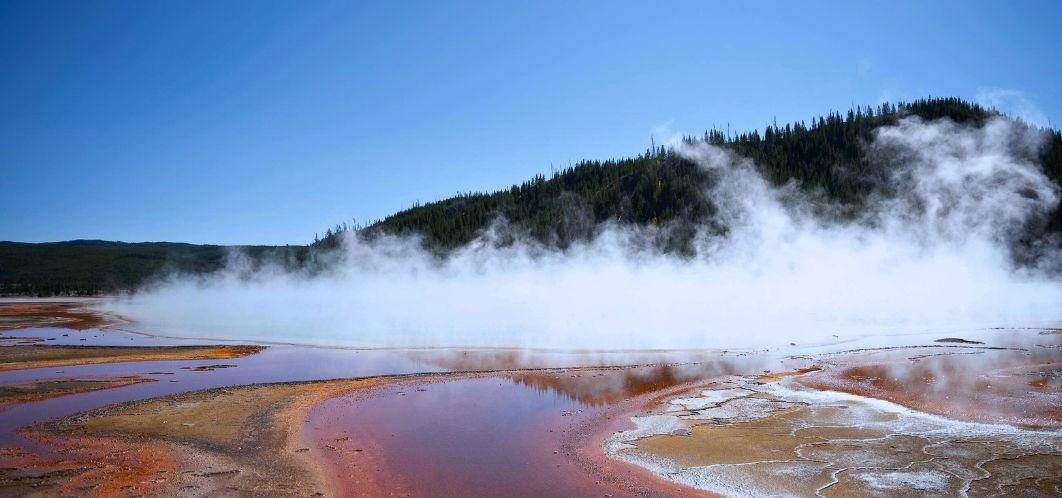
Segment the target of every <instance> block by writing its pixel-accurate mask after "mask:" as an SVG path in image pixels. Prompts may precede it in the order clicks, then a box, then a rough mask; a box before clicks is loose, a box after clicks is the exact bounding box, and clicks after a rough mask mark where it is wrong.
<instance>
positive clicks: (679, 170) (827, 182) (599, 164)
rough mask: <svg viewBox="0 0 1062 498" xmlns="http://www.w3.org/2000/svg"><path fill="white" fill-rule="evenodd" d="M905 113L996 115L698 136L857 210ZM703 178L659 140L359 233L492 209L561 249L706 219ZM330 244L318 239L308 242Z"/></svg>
mask: <svg viewBox="0 0 1062 498" xmlns="http://www.w3.org/2000/svg"><path fill="white" fill-rule="evenodd" d="M911 115H914V116H919V117H921V118H923V119H925V120H934V119H938V118H950V119H951V120H953V121H955V122H958V123H971V124H974V125H981V124H983V123H984V121H985V120H986V119H988V118H989V117H991V116H993V115H996V113H995V111H992V110H988V109H984V108H982V107H980V106H978V105H976V104H971V103H969V102H966V101H963V100H961V99H958V98H940V99H925V100H917V101H914V102H910V103H898V104H895V105H892V104H883V105H881V106H879V107H877V108H872V107H866V108H859V109H854V110H850V111H848V112H847V113H846V114H844V115H842V114H840V113H831V114H829V115H827V116H823V117H819V118H815V119H813V120H812V121H811V122H810V123H804V122H797V123H790V124H786V125H784V126H778V125H772V126H768V127H767V128H766V129H765V131H764V133H763V134H762V135H761V134H760V133H759V132H758V131H752V132H748V133H741V134H737V135H733V136H730V137H727V136H726V135H725V134H723V133H722V132H720V131H716V130H712V131H707V132H705V134H704V136H703V137H697V138H696V140H703V141H705V142H708V143H711V144H714V145H718V146H722V147H726V148H729V149H732V150H734V151H735V152H737V153H738V154H740V155H742V156H745V157H749V158H751V159H753V160H754V161H755V163H756V166H757V167H758V168H759V170H760V172H761V173H762V174H763V175H764V176H765V177H766V178H767V179H769V180H770V181H771V182H772V183H774V184H775V185H782V184H785V183H786V182H789V181H796V182H798V184H799V185H800V187H801V188H803V189H806V190H816V191H819V192H822V193H824V194H825V196H826V198H828V199H829V200H831V201H834V202H836V203H838V204H839V205H841V206H844V207H846V208H847V209H848V210H849V211H850V212H853V213H855V212H858V210H859V208H860V206H861V204H862V203H863V202H864V201H865V200H866V198H867V196H868V194H870V193H871V192H872V191H873V190H874V188H875V185H878V184H880V182H879V181H878V179H879V178H880V177H881V176H883V175H886V174H887V173H888V171H887V169H886V168H887V166H884V165H881V164H876V163H875V162H873V161H871V160H869V159H868V158H867V157H866V156H865V154H864V146H865V144H866V143H867V142H869V141H870V140H871V138H872V132H873V130H874V129H875V128H877V127H879V126H884V125H891V124H895V123H896V122H897V121H898V120H899V119H901V118H903V117H905V116H911ZM690 140H694V139H693V138H690ZM1040 159H1041V163H1042V164H1043V167H1044V170H1045V171H1046V173H1047V175H1048V176H1049V177H1050V178H1051V179H1053V180H1054V182H1055V183H1056V184H1059V185H1062V134H1060V133H1059V132H1058V131H1055V130H1051V137H1050V139H1049V140H1048V143H1047V144H1046V146H1045V147H1044V149H1043V151H1042V154H1041V158H1040ZM705 180H706V179H705V178H704V172H703V171H701V170H700V169H698V168H697V167H696V166H695V165H694V164H693V163H692V162H690V161H688V160H686V159H684V158H682V157H680V156H678V155H677V154H674V153H673V152H671V151H669V150H668V149H666V148H665V147H658V148H657V149H656V150H647V151H646V152H645V153H643V154H641V155H639V156H638V157H634V158H628V159H617V160H608V161H582V162H580V163H578V164H576V165H573V166H571V167H569V168H566V169H563V170H561V171H558V172H556V173H555V174H554V175H553V176H552V177H550V178H548V179H547V178H546V177H545V176H542V175H539V176H536V177H535V178H533V179H531V180H529V181H527V182H524V183H522V184H520V185H514V186H513V187H511V188H509V189H506V190H499V191H496V192H490V193H480V192H476V193H468V194H464V195H459V196H456V197H451V198H449V199H445V200H441V201H438V202H432V203H429V204H424V205H416V206H413V207H412V208H410V209H407V210H405V211H401V212H398V213H395V214H393V215H391V216H388V217H386V218H384V219H383V220H381V221H379V222H376V223H374V224H372V225H370V226H368V227H366V228H365V229H363V230H362V232H363V233H364V234H365V235H366V236H372V235H373V234H376V233H391V234H413V233H416V234H422V235H423V236H424V237H425V243H426V245H427V246H428V247H430V248H434V249H439V250H446V249H451V248H454V247H458V246H461V245H462V244H465V243H467V242H468V241H470V240H472V239H473V238H474V237H475V236H476V235H477V234H478V233H479V232H480V231H482V230H483V229H484V228H486V227H487V226H488V225H489V224H490V223H492V222H493V221H494V220H495V219H497V218H498V217H499V216H500V217H502V218H504V219H505V220H506V221H507V222H508V223H509V224H510V225H511V226H513V227H515V228H517V229H519V230H522V231H523V232H525V233H527V234H529V235H530V236H531V237H533V238H534V239H536V240H538V241H540V242H543V243H546V244H551V245H557V246H560V247H565V246H566V245H568V244H570V243H571V242H572V241H574V240H579V239H583V240H585V239H587V238H590V237H592V236H593V234H594V232H595V229H596V228H597V227H598V226H599V224H600V223H602V222H604V221H608V220H614V221H617V222H620V223H631V224H640V225H645V224H650V223H653V224H672V225H675V226H678V227H680V228H681V227H682V226H690V225H691V224H704V223H706V222H709V221H710V215H711V213H712V212H713V209H714V208H713V207H712V204H711V199H707V198H705V197H704V196H703V194H702V193H703V191H704V188H703V187H704V185H705ZM1048 229H1049V230H1051V231H1055V232H1058V231H1062V210H1056V211H1055V212H1054V214H1053V216H1052V217H1051V219H1050V221H1049V223H1048ZM670 236H671V237H672V240H669V241H667V244H666V245H667V246H668V247H667V248H669V249H674V250H683V249H684V241H683V240H682V237H683V231H682V230H672V231H671V234H670ZM335 242H336V241H335V240H334V239H333V238H330V237H326V238H325V239H324V240H321V241H316V242H315V244H317V245H320V246H334V245H335Z"/></svg>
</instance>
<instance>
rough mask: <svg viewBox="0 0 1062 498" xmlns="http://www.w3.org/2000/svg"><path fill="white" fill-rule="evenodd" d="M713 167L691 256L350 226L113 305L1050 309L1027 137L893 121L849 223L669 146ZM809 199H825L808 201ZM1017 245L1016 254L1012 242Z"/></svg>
mask: <svg viewBox="0 0 1062 498" xmlns="http://www.w3.org/2000/svg"><path fill="white" fill-rule="evenodd" d="M674 146H675V148H676V150H677V151H678V152H679V153H681V154H684V155H685V156H687V157H689V158H690V159H692V160H695V161H697V162H698V163H699V164H701V165H702V166H703V167H704V168H706V169H707V170H708V171H709V172H710V173H711V174H710V175H709V176H710V177H712V178H713V185H712V186H711V187H709V188H708V191H707V195H708V196H709V198H710V199H712V200H713V203H714V204H715V205H716V206H717V208H718V210H717V211H718V217H717V219H716V220H714V221H715V222H718V223H720V224H722V225H723V226H725V227H726V230H725V231H724V232H725V235H720V234H721V233H723V232H721V231H719V230H707V229H705V230H702V231H701V233H700V234H699V235H698V236H697V237H695V241H694V245H695V246H696V252H697V256H696V257H694V258H692V259H682V258H680V257H677V256H673V255H668V254H661V253H658V252H655V251H651V250H647V249H645V247H649V246H651V244H644V243H641V242H642V238H643V237H653V236H654V234H655V232H656V231H658V230H666V228H655V227H652V228H633V227H624V226H616V225H611V226H608V227H606V228H604V229H603V230H602V231H601V234H600V235H599V236H598V237H597V238H596V239H595V240H593V241H591V242H588V243H584V244H581V245H575V246H572V247H570V248H568V249H566V250H564V251H549V250H545V249H544V248H543V247H541V246H538V245H535V244H533V243H525V242H519V239H518V242H517V243H515V244H513V245H509V246H505V247H499V246H498V245H497V244H494V243H493V240H494V239H492V237H493V236H492V234H491V233H487V234H484V236H483V237H482V238H481V240H479V241H475V242H473V243H472V244H470V245H469V246H467V247H465V248H463V249H461V250H458V251H457V252H456V253H454V254H452V255H450V256H449V257H447V258H446V259H445V260H439V259H438V258H436V257H434V256H432V255H430V254H428V253H426V252H425V251H422V250H421V249H420V246H419V245H418V244H417V243H416V242H417V241H416V240H410V239H405V238H395V237H380V238H379V239H377V240H375V241H373V242H366V241H361V240H358V239H357V238H354V237H352V238H350V239H349V240H347V242H346V246H345V251H344V253H343V255H342V257H341V258H340V261H339V262H338V263H337V265H336V269H335V271H334V272H331V273H329V274H325V275H317V276H312V277H310V276H306V275H302V274H293V273H287V272H283V271H280V270H270V269H266V270H261V271H258V272H256V273H253V274H250V275H247V274H246V272H241V271H240V270H239V269H236V268H234V269H233V271H231V272H228V273H224V274H221V275H218V276H214V277H210V278H207V279H205V280H201V281H193V280H188V279H173V280H170V281H168V282H166V283H164V284H162V285H160V286H158V287H156V288H154V289H151V290H150V291H147V292H143V293H141V294H139V295H136V296H134V297H133V298H131V299H127V300H122V301H119V302H117V303H113V304H111V306H112V307H113V308H114V311H117V312H118V313H121V314H123V315H126V316H129V317H132V318H134V319H136V320H138V321H140V322H142V323H143V324H144V325H145V326H147V327H150V328H152V329H155V330H159V329H161V330H162V331H164V332H166V333H171V334H176V335H194V336H200V337H225V338H253V339H273V340H284V341H296V342H309V343H316V344H345V345H356V346H487V347H496V346H515V347H536V348H586V349H642V348H647V349H661V348H713V347H741V346H758V345H773V344H785V343H789V342H810V341H820V340H828V339H829V338H830V336H831V335H833V334H857V333H877V332H882V331H886V330H896V329H903V328H917V329H924V328H931V327H940V326H953V327H957V326H964V325H976V326H985V325H1004V324H1008V323H1014V322H1022V323H1029V322H1040V321H1045V320H1055V319H1058V318H1059V312H1060V311H1062V310H1060V309H1059V306H1058V303H1060V302H1062V285H1060V283H1059V281H1058V280H1057V277H1051V276H1047V275H1049V272H1047V271H1045V270H1049V269H1057V268H1060V267H1062V266H1060V263H1059V261H1060V258H1059V254H1058V245H1057V240H1052V241H1047V243H1045V244H1042V245H1040V246H1036V245H1034V244H1026V247H1024V248H1023V249H1022V250H1021V252H1022V254H1018V256H1019V259H1020V257H1024V256H1027V257H1026V259H1027V260H1028V261H1036V262H1038V263H1037V264H1038V265H1040V266H1039V268H1038V269H1030V267H1025V268H1023V269H1018V270H1016V269H1014V268H1013V265H1012V261H1013V258H1012V257H1011V256H1012V254H1011V253H1010V252H1009V251H1010V250H1011V247H1013V246H1014V244H1015V241H1017V240H1021V239H1022V234H1024V233H1026V230H1029V229H1032V228H1035V226H1036V225H1037V224H1039V223H1041V221H1040V220H1041V218H1042V216H1043V214H1044V213H1046V212H1049V211H1050V210H1051V209H1052V208H1053V207H1054V206H1055V205H1057V203H1058V199H1059V193H1058V188H1057V186H1055V185H1054V184H1053V183H1051V181H1050V180H1049V179H1048V178H1046V177H1045V176H1044V175H1043V173H1042V172H1041V171H1040V169H1039V167H1038V166H1037V165H1036V164H1035V162H1034V160H1033V159H1031V158H1034V157H1036V147H1037V138H1036V136H1034V135H1033V134H1030V132H1028V131H1027V129H1026V128H1024V127H1021V126H1015V125H1013V124H1012V123H1011V122H1009V121H1006V120H1002V119H997V120H993V121H990V122H989V123H987V124H986V125H985V126H983V127H981V128H970V127H964V126H959V125H955V124H952V123H950V122H948V121H940V122H934V123H923V122H921V121H918V120H915V119H911V120H905V121H902V122H901V123H900V124H898V125H897V126H894V127H886V128H882V129H880V130H879V131H878V133H877V138H876V140H875V141H874V143H872V144H870V146H869V148H868V150H869V154H871V157H873V158H875V159H876V161H877V162H878V163H880V164H881V165H882V168H883V169H882V171H881V172H878V173H879V174H877V179H878V180H877V181H879V182H880V188H879V191H880V192H881V196H880V198H878V199H875V200H873V201H872V202H871V204H870V206H869V207H868V209H867V214H866V215H865V216H864V217H862V218H860V219H858V220H854V221H828V220H823V219H822V218H821V217H816V216H813V215H811V214H810V213H813V212H816V213H821V212H822V211H823V210H822V209H819V208H820V207H821V206H813V205H812V203H811V202H809V201H803V202H801V201H800V200H799V199H800V198H801V197H800V196H799V195H798V194H797V191H796V190H795V189H792V188H783V189H775V188H772V187H771V186H770V185H769V184H768V183H767V182H766V181H764V179H763V178H761V177H760V176H759V175H758V174H756V172H755V169H754V167H753V165H752V164H751V162H750V161H748V160H745V159H742V158H740V157H737V156H735V155H734V154H732V153H731V152H728V151H725V150H722V149H719V148H715V147H712V146H708V145H703V144H701V145H688V144H685V143H683V142H677V143H676V144H675V145H674ZM826 211H827V212H828V211H829V210H826ZM1025 253H1028V254H1025Z"/></svg>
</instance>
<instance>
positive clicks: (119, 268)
mask: <svg viewBox="0 0 1062 498" xmlns="http://www.w3.org/2000/svg"><path fill="white" fill-rule="evenodd" d="M233 249H238V250H241V251H243V252H244V253H246V254H247V255H248V256H249V257H250V258H251V260H252V261H260V260H262V259H263V258H266V257H277V256H280V257H285V258H286V257H294V258H297V257H298V256H299V255H300V254H303V253H305V251H306V249H305V247H302V246H299V247H286V246H282V247H274V246H240V247H235V248H230V247H225V246H216V245H194V244H182V243H174V242H141V243H126V242H107V241H102V240H72V241H68V242H52V243H42V244H29V243H22V242H0V295H4V294H15V295H39V296H51V295H91V294H99V293H114V292H119V291H126V290H131V289H134V288H136V287H137V286H139V285H141V284H143V283H144V282H145V281H146V280H147V279H149V278H151V277H152V276H154V275H158V274H160V273H162V272H170V271H172V272H181V273H192V274H196V273H209V272H212V271H216V270H218V269H219V268H222V267H223V266H224V265H225V262H226V260H227V258H228V254H229V252H230V251H231V250H233Z"/></svg>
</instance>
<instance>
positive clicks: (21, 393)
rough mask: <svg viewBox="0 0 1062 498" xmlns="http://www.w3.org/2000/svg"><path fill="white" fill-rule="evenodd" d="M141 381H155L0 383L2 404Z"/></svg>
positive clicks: (128, 378)
mask: <svg viewBox="0 0 1062 498" xmlns="http://www.w3.org/2000/svg"><path fill="white" fill-rule="evenodd" d="M141 382H154V380H153V379H147V378H144V377H137V376H130V377H112V378H105V379H58V380H40V381H34V382H20V383H17V384H0V406H3V405H6V404H14V403H26V402H29V401H40V400H43V399H49V398H56V397H59V396H66V395H68V394H77V393H84V392H89V391H99V390H102V389H113V388H115V387H123V386H129V385H133V384H139V383H141Z"/></svg>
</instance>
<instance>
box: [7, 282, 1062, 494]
mask: <svg viewBox="0 0 1062 498" xmlns="http://www.w3.org/2000/svg"><path fill="white" fill-rule="evenodd" d="M16 304H17V306H16V307H13V306H11V305H10V304H4V303H0V317H2V318H3V322H2V323H0V325H2V326H3V329H4V330H2V331H0V348H13V347H27V346H34V347H51V346H81V345H93V346H124V347H129V346H132V347H145V348H148V347H154V348H165V347H170V346H182V347H189V346H211V345H216V344H210V343H205V342H204V341H203V340H189V339H177V338H158V337H153V336H150V335H144V334H142V333H140V332H143V331H138V330H136V329H135V328H132V327H125V326H124V324H123V323H122V322H121V320H120V319H119V318H118V317H101V316H98V315H95V314H93V313H90V312H86V311H85V310H84V309H82V308H81V306H82V305H84V303H83V302H80V303H73V304H70V305H67V304H61V303H26V302H20V303H16ZM49 313H51V314H52V315H51V316H50V315H49ZM131 330H132V331H135V332H131ZM34 340H39V342H32V341H34ZM938 341H940V342H938ZM220 344H224V345H228V346H233V345H236V344H235V343H225V342H221V343H220ZM1060 345H1062V335H1060V334H1059V331H1058V329H1057V328H1052V327H1049V326H1042V327H1035V328H1029V329H1006V330H991V329H983V330H947V331H945V330H940V331H923V332H918V333H912V334H908V335H904V336H897V337H888V338H882V337H874V338H844V337H840V338H838V341H837V342H836V343H833V344H819V345H799V346H798V345H796V344H794V345H791V346H789V347H787V348H782V349H774V350H742V351H667V352H659V351H623V352H586V351H574V352H565V351H533V350H503V349H492V350H471V351H469V350H449V349H421V350H396V349H342V348H321V347H303V346H296V345H284V344H267V345H263V346H266V347H265V349H263V350H261V351H259V352H257V353H253V354H247V355H244V356H237V357H231V358H224V359H216V358H210V359H202V360H171V359H162V358H158V357H155V358H149V357H148V356H147V355H146V353H147V351H148V349H144V350H143V352H144V353H145V355H144V356H141V357H139V358H137V357H135V356H134V357H126V358H121V359H120V362H117V363H107V364H87V365H64V366H54V367H48V368H33V369H12V370H8V371H0V464H2V465H0V467H7V468H8V469H9V470H2V469H0V494H19V495H22V494H32V493H38V494H42V495H61V494H63V493H69V492H76V493H88V494H90V495H91V494H97V495H108V494H115V493H121V494H130V493H133V494H135V493H134V492H136V493H140V494H146V495H151V494H186V495H205V494H217V493H221V494H235V495H241V494H242V495H248V496H251V495H260V494H293V495H312V494H313V493H318V492H320V493H323V494H326V495H349V496H377V495H388V494H391V495H407V496H469V495H494V496H496V495H507V496H604V495H612V496H645V495H660V496H665V495H688V494H691V493H695V492H697V490H703V491H709V492H714V493H720V494H727V495H748V494H779V493H781V494H792V495H798V496H802V495H816V494H819V495H853V494H855V495H896V494H900V495H904V494H906V495H910V494H911V493H915V494H918V495H924V496H930V495H940V496H958V495H964V494H965V495H970V496H988V495H993V494H1005V495H1014V494H1018V495H1026V496H1035V495H1038V494H1039V495H1045V496H1056V495H1058V493H1059V491H1060V486H1062V482H1060V481H1059V479H1058V476H1059V475H1062V428H1060V421H1062V413H1060V410H1062V382H1060V380H1059V379H1060V375H1059V371H1060V365H1062V347H1060ZM123 351H124V350H123ZM147 359H153V360H154V361H144V360H147ZM129 360H136V361H129ZM355 378H369V381H330V382H320V381H327V380H329V379H355ZM263 383H265V384H266V385H262V384H263ZM272 383H280V384H272ZM5 393H6V394H5ZM2 396H7V398H6V399H7V401H6V402H5V401H4V399H5V398H3V397H2ZM145 399H149V400H150V401H148V402H144V401H138V400H145ZM251 408H254V409H253V410H252V409H251ZM78 414H80V415H78ZM211 421H220V423H221V425H218V426H217V427H212V428H211V429H209V430H208V429H205V428H204V426H205V425H207V424H210V423H212V422H211ZM248 445H250V446H248ZM140 453H142V454H144V455H148V456H150V458H149V457H147V456H146V457H144V458H142V459H129V458H126V457H123V456H122V455H128V454H140ZM14 468H18V469H20V470H18V471H12V470H10V469H14ZM25 469H37V470H35V471H32V472H28V473H27V471H26V470H25ZM115 476H124V477H123V479H124V480H121V482H122V484H121V485H118V484H115V483H117V482H118V480H115ZM147 476H152V477H151V478H148V477H147ZM115 486H118V487H115ZM122 486H128V487H125V488H123V487H122Z"/></svg>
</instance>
